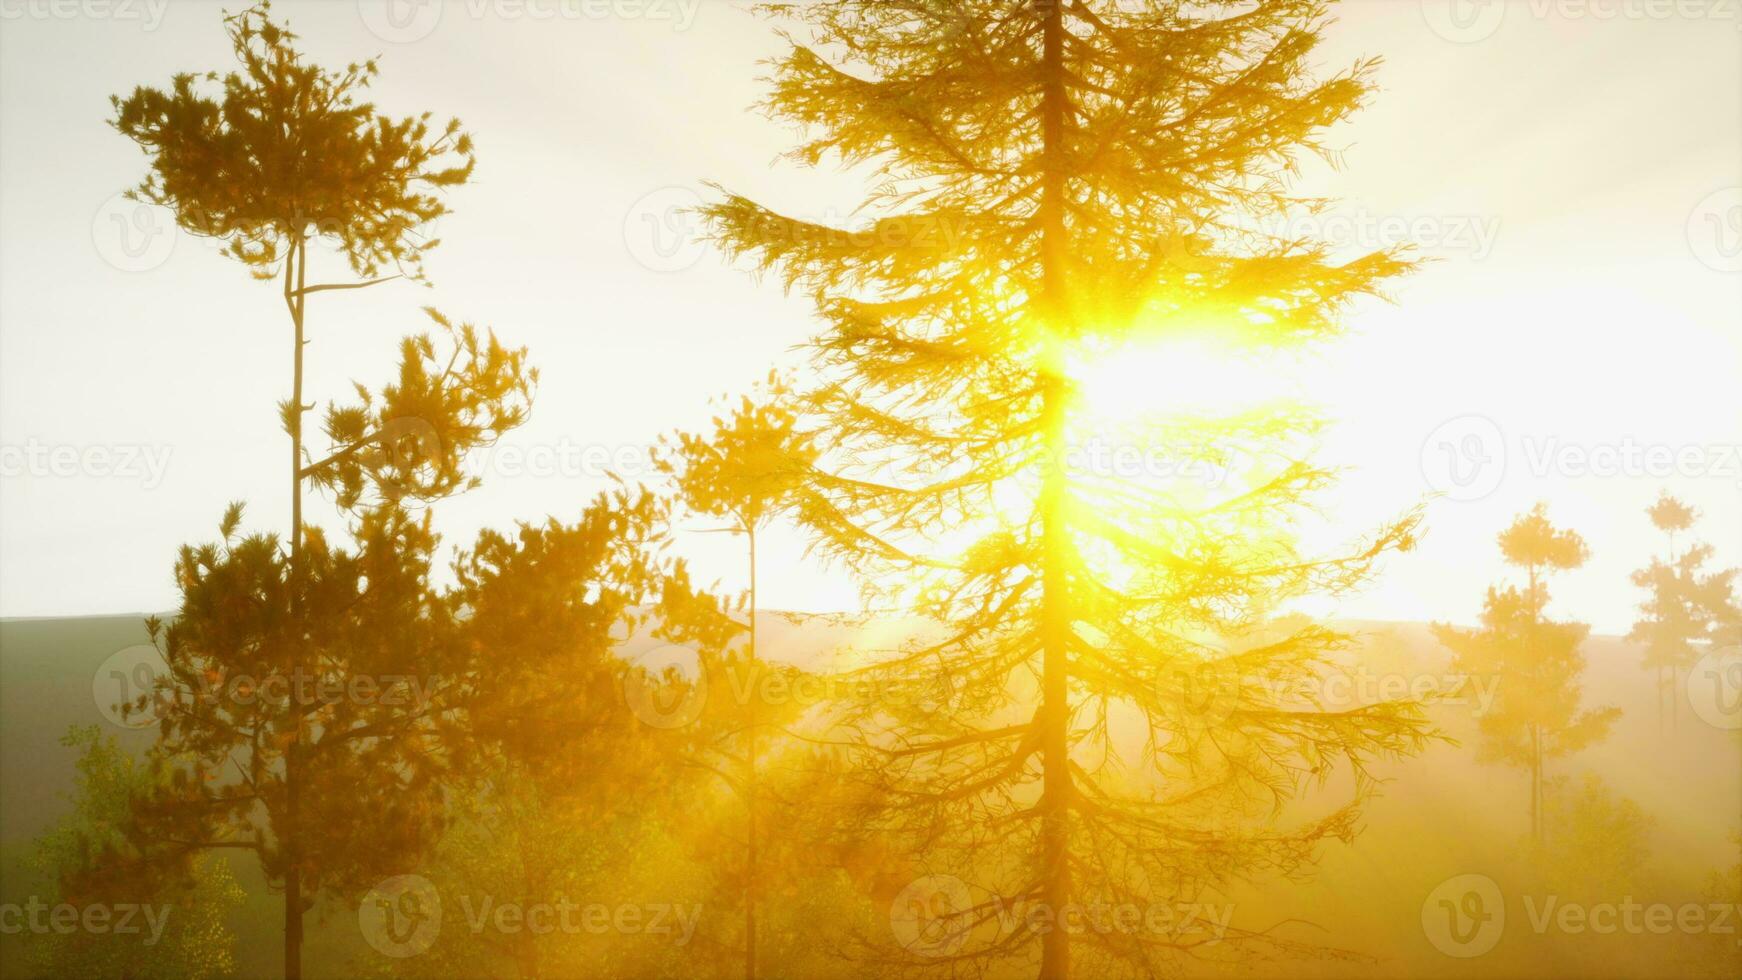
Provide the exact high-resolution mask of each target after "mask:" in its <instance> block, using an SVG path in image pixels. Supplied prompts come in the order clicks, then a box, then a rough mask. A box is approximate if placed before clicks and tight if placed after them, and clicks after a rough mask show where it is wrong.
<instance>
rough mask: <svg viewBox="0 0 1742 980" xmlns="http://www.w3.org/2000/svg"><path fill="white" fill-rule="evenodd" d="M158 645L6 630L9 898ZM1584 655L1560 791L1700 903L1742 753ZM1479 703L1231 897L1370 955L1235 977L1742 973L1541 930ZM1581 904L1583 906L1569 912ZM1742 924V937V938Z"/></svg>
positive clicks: (247, 875) (1629, 649)
mask: <svg viewBox="0 0 1742 980" xmlns="http://www.w3.org/2000/svg"><path fill="white" fill-rule="evenodd" d="M1348 626H1349V628H1350V629H1352V630H1355V631H1357V632H1359V633H1360V634H1361V635H1362V636H1363V638H1364V652H1363V655H1362V656H1363V662H1364V663H1366V664H1367V665H1368V670H1369V671H1370V672H1371V674H1372V676H1373V677H1374V678H1378V679H1382V678H1385V677H1398V678H1410V679H1414V678H1438V677H1441V676H1443V675H1445V674H1446V673H1447V671H1448V669H1449V667H1448V663H1449V655H1448V654H1447V653H1446V651H1445V650H1444V649H1443V648H1441V647H1440V646H1439V645H1438V644H1437V643H1436V642H1435V641H1434V640H1433V638H1432V636H1431V634H1430V633H1429V631H1428V630H1427V628H1426V627H1425V626H1423V625H1421V624H1415V623H1401V624H1396V623H1356V624H1348ZM900 632H901V631H900V629H898V628H880V629H871V630H861V631H858V632H855V631H853V630H851V629H848V628H847V627H844V626H841V625H838V624H835V625H830V624H827V623H824V622H821V621H816V620H811V621H802V622H801V621H795V620H790V619H787V618H785V617H781V616H778V615H771V616H769V617H768V619H767V620H766V624H765V630H764V635H765V637H766V638H767V639H766V641H765V642H766V644H767V649H768V650H769V653H770V656H772V657H775V658H777V659H782V660H786V661H789V662H794V663H800V664H805V665H812V666H815V665H818V664H820V663H825V662H827V661H828V660H829V659H830V658H829V655H830V654H831V653H832V652H839V651H843V650H860V651H868V650H870V649H873V648H879V647H881V648H887V647H888V646H890V645H892V644H893V643H894V642H895V640H896V639H897V638H898V636H899V634H900ZM144 638H145V637H144V630H143V627H142V625H141V622H140V618H139V617H136V616H113V617H93V618H81V619H42V620H13V621H6V622H0V856H3V858H4V864H3V866H0V900H4V901H22V900H24V899H25V898H27V897H28V896H29V895H30V894H32V893H33V890H34V889H37V888H39V887H40V883H39V882H35V881H32V880H31V878H30V876H29V875H28V874H27V873H26V872H25V871H24V870H23V869H22V868H21V867H20V864H19V859H20V857H21V855H22V854H23V853H24V850H25V849H26V848H27V847H28V843H29V841H30V840H31V838H32V837H34V836H35V835H37V834H39V833H41V832H42V830H43V829H44V828H46V827H47V826H49V825H50V824H51V823H52V822H53V821H54V820H55V819H56V817H57V816H58V815H59V814H60V813H61V812H63V810H64V808H65V801H64V794H65V793H66V792H67V791H68V789H69V788H70V787H71V776H72V771H73V770H72V763H73V757H72V754H71V752H70V750H68V749H65V748H63V747H62V746H61V745H59V743H58V740H59V738H60V737H61V735H62V734H64V733H65V732H66V730H67V728H68V727H69V726H72V725H88V724H99V725H105V726H107V727H108V729H109V730H111V731H114V732H116V733H117V734H118V735H120V736H121V738H122V739H123V742H124V744H127V745H129V746H132V747H135V748H139V749H143V748H144V746H145V745H146V744H148V741H149V736H148V735H147V734H143V733H139V732H128V731H124V730H122V729H119V728H118V727H115V726H113V725H111V724H110V723H109V722H107V721H105V719H104V715H103V713H102V712H101V711H100V710H99V707H98V704H97V698H96V697H95V695H94V694H93V674H94V673H95V672H96V671H97V669H98V666H99V665H101V664H103V662H104V661H105V659H106V658H108V657H109V656H110V655H111V654H112V653H114V652H115V651H117V650H120V649H123V648H125V647H128V646H130V645H133V644H137V643H141V642H143V641H144ZM855 641H856V642H855ZM1585 653H1586V656H1587V659H1588V663H1589V667H1588V670H1587V672H1586V674H1585V690H1586V703H1588V704H1597V703H1602V704H1612V705H1616V706H1618V707H1620V708H1621V709H1622V710H1623V712H1624V713H1623V715H1622V718H1621V721H1620V723H1619V724H1618V725H1617V727H1616V729H1615V731H1614V733H1613V735H1612V736H1611V737H1610V738H1609V739H1607V740H1606V741H1605V742H1603V743H1602V744H1600V745H1598V746H1596V747H1595V748H1593V749H1590V750H1589V751H1587V752H1585V753H1583V754H1581V755H1580V756H1578V757H1577V758H1576V760H1574V761H1573V762H1572V763H1571V764H1568V765H1561V766H1558V767H1557V768H1556V769H1555V770H1552V771H1551V772H1550V775H1551V776H1553V775H1569V776H1573V777H1575V778H1577V777H1582V775H1583V774H1585V773H1600V774H1601V775H1602V777H1603V779H1604V780H1605V781H1606V782H1607V785H1608V788H1609V790H1610V791H1612V792H1613V793H1615V794H1617V795H1618V796H1620V797H1625V798H1627V799H1630V800H1631V801H1633V802H1634V803H1635V804H1637V805H1638V806H1639V807H1640V808H1641V809H1642V810H1643V811H1644V813H1645V814H1647V815H1648V816H1649V817H1650V818H1651V819H1652V821H1653V823H1652V825H1651V828H1650V832H1649V835H1648V839H1647V842H1646V843H1647V848H1648V854H1649V860H1648V866H1647V871H1646V872H1645V873H1644V874H1643V875H1641V876H1640V878H1639V879H1638V881H1637V882H1636V883H1635V884H1636V887H1638V888H1639V889H1640V890H1641V893H1640V894H1636V895H1631V896H1629V895H1612V896H1608V897H1607V899H1606V900H1607V901H1610V902H1614V903H1620V902H1623V901H1624V900H1626V899H1627V898H1629V897H1631V898H1632V899H1635V900H1637V901H1639V902H1642V903H1647V904H1649V903H1653V902H1664V903H1668V904H1670V905H1672V906H1680V905H1683V904H1685V903H1689V902H1694V901H1699V900H1701V899H1700V889H1701V888H1702V886H1703V885H1704V883H1705V882H1706V880H1707V877H1708V875H1710V874H1711V873H1712V872H1714V871H1716V870H1718V869H1721V868H1727V867H1729V866H1731V865H1734V864H1735V863H1736V862H1737V860H1738V853H1737V847H1736V845H1735V844H1734V843H1733V842H1732V841H1731V839H1730V837H1731V835H1734V834H1736V833H1738V831H1739V830H1742V739H1738V738H1737V737H1736V735H1735V734H1734V733H1733V732H1726V731H1723V730H1720V729H1718V728H1716V727H1713V726H1711V725H1709V724H1705V723H1703V722H1701V721H1700V720H1698V719H1697V718H1695V717H1694V716H1693V714H1692V713H1691V712H1690V711H1688V710H1686V705H1684V706H1683V713H1682V717H1681V720H1680V724H1679V725H1678V726H1677V727H1676V729H1675V730H1674V731H1673V732H1671V733H1666V734H1663V735H1660V734H1659V732H1658V722H1657V717H1656V713H1655V705H1654V701H1653V692H1652V690H1651V687H1650V684H1649V683H1648V682H1649V676H1648V675H1647V674H1646V673H1645V672H1644V671H1642V670H1640V669H1639V667H1638V650H1637V649H1636V648H1634V647H1633V646H1632V645H1630V644H1628V643H1626V642H1624V641H1622V640H1620V639H1617V638H1615V637H1593V638H1591V639H1590V640H1589V641H1588V642H1587V645H1586V647H1585ZM1477 693H1479V692H1477ZM1470 700H1471V702H1472V703H1465V704H1440V705H1436V706H1434V707H1433V708H1432V712H1431V713H1432V717H1433V718H1434V720H1435V722H1436V723H1437V724H1438V725H1439V726H1440V727H1441V729H1442V730H1443V731H1444V733H1445V734H1446V735H1447V736H1449V737H1450V738H1452V739H1455V740H1457V742H1458V743H1460V744H1457V745H1453V744H1439V745H1436V746H1434V747H1433V748H1432V749H1430V750H1429V751H1428V752H1427V753H1426V754H1425V755H1424V756H1423V757H1422V758H1419V759H1417V760H1414V761H1412V762H1410V763H1409V764H1407V765H1401V766H1390V767H1386V768H1385V769H1383V770H1381V771H1378V772H1377V773H1376V775H1378V776H1380V777H1381V778H1384V779H1387V780H1389V782H1388V783H1387V784H1386V785H1385V787H1384V790H1383V795H1382V796H1381V798H1379V799H1378V800H1377V801H1375V802H1374V804H1373V805H1372V806H1371V807H1370V808H1369V809H1368V811H1367V813H1366V816H1365V819H1364V821H1363V824H1364V828H1365V829H1364V832H1363V833H1362V835H1361V836H1360V837H1359V838H1358V839H1357V840H1356V842H1355V845H1354V846H1353V847H1342V846H1332V847H1329V848H1327V850H1326V852H1325V855H1324V859H1323V861H1322V863H1321V865H1320V867H1319V871H1318V873H1317V874H1316V875H1315V876H1314V877H1313V878H1312V880H1310V881H1304V882H1276V881H1270V880H1259V881H1255V882H1253V883H1250V884H1249V885H1247V886H1245V887H1243V888H1242V889H1240V890H1238V891H1237V892H1236V893H1235V894H1234V895H1232V896H1229V899H1230V901H1231V902H1232V904H1233V906H1234V910H1235V921H1236V922H1238V923H1240V924H1242V925H1243V926H1244V927H1246V928H1264V927H1268V926H1271V925H1276V926H1277V928H1278V930H1279V934H1280V935H1286V936H1289V937H1291V938H1295V939H1298V940H1300V941H1302V942H1308V943H1313V944H1323V945H1331V946H1335V947H1339V948H1343V949H1347V950H1350V951H1352V952H1354V953H1357V954H1361V955H1360V956H1357V957H1354V958H1338V959H1329V960H1315V961H1310V962H1300V961H1296V960H1287V961H1277V962H1274V963H1269V964H1258V965H1257V966H1256V967H1251V968H1246V969H1243V970H1242V971H1240V972H1239V973H1237V974H1230V975H1246V976H1251V975H1260V976H1312V977H1375V978H1377V977H1386V976H1394V975H1397V974H1400V973H1403V972H1408V973H1410V974H1412V975H1416V976H1425V977H1465V976H1520V977H1523V976H1531V975H1534V974H1536V973H1537V972H1539V971H1540V969H1541V964H1542V963H1544V962H1545V959H1544V957H1545V956H1546V957H1548V959H1547V960H1546V961H1547V962H1553V963H1554V964H1555V965H1556V967H1557V969H1560V968H1564V969H1565V970H1567V971H1571V972H1577V973H1582V974H1584V975H1588V976H1640V977H1645V976H1656V975H1662V974H1663V972H1664V970H1665V969H1666V968H1671V966H1672V965H1673V968H1671V972H1675V973H1679V974H1684V975H1712V976H1724V975H1736V971H1738V970H1742V945H1737V946H1734V947H1732V948H1730V949H1728V951H1725V949H1724V948H1723V942H1724V941H1723V940H1718V939H1717V938H1716V937H1711V936H1692V937H1689V936H1683V935H1680V934H1678V933H1672V934H1670V935H1667V936H1645V937H1638V936H1635V937H1626V936H1620V937H1605V936H1598V935H1592V934H1591V931H1586V932H1581V933H1578V934H1576V935H1565V934H1562V931H1561V930H1559V929H1558V927H1556V926H1553V925H1552V924H1551V925H1550V927H1549V928H1548V930H1547V932H1546V934H1545V935H1537V934H1536V930H1535V928H1534V927H1533V921H1532V913H1533V912H1535V913H1537V914H1540V905H1541V903H1542V902H1543V901H1546V898H1545V897H1544V896H1543V895H1541V894H1539V893H1538V892H1539V891H1540V888H1541V886H1540V884H1539V883H1538V879H1535V878H1533V877H1531V876H1530V875H1529V874H1528V873H1527V872H1526V870H1525V869H1524V868H1523V867H1522V865H1521V863H1520V859H1519V854H1518V851H1517V849H1516V842H1517V841H1518V839H1519V837H1520V835H1521V834H1522V833H1523V831H1524V829H1525V827H1526V826H1527V818H1526V806H1527V803H1526V793H1525V780H1524V778H1523V776H1522V775H1521V774H1519V773H1518V772H1516V771H1513V770H1509V769H1505V768H1501V767H1496V766H1490V765H1481V764H1478V763H1477V762H1476V761H1475V754H1474V747H1475V744H1476V741H1477V739H1476V737H1475V727H1474V720H1473V714H1474V712H1475V711H1476V710H1478V704H1477V703H1474V702H1478V701H1479V698H1472V699H1470ZM1338 788H1339V784H1336V783H1333V784H1332V785H1331V786H1329V787H1327V788H1326V790H1325V794H1326V795H1325V796H1323V797H1315V796H1313V795H1309V796H1308V797H1307V798H1306V799H1305V800H1304V801H1303V802H1302V804H1301V806H1302V807H1304V808H1308V809H1310V808H1311V807H1313V806H1314V804H1315V803H1316V802H1319V801H1320V800H1331V799H1333V798H1334V797H1335V793H1336V791H1337V789H1338ZM1342 788H1346V786H1343V787H1342ZM1670 801H1674V802H1673V803H1671V802H1670ZM236 870H237V873H238V876H239V879H240V880H241V882H242V883H243V885H244V886H245V887H246V888H247V889H248V890H249V893H250V897H249V901H248V902H247V903H246V904H245V905H244V906H243V907H242V909H241V910H240V911H239V913H238V915H237V917H236V921H235V922H234V923H233V927H234V929H235V930H236V932H237V934H238V935H239V936H240V937H241V939H242V941H241V942H240V943H239V949H238V958H239V962H240V964H241V967H242V972H243V975H245V976H267V975H271V974H272V973H273V972H274V970H275V963H276V956H277V950H276V948H275V941H276V935H277V923H278V915H279V909H278V900H277V898H276V897H275V896H269V895H267V894H265V890H264V888H263V886H262V883H261V880H260V877H259V875H258V873H256V872H255V870H254V869H253V868H251V867H247V866H246V864H245V862H244V863H238V864H237V866H236ZM1465 874H1481V875H1486V876H1488V877H1490V878H1493V879H1495V880H1496V881H1497V882H1499V883H1500V885H1501V887H1502V889H1503V890H1504V891H1505V892H1506V893H1507V896H1508V897H1507V912H1508V916H1509V917H1508V920H1507V925H1506V932H1505V934H1504V937H1503V938H1502V939H1501V940H1500V942H1499V944H1498V945H1497V946H1496V947H1495V949H1494V951H1493V952H1491V953H1489V954H1487V955H1485V956H1480V957H1474V958H1469V959H1461V958H1454V957H1451V956H1447V955H1444V954H1443V953H1442V952H1441V951H1440V950H1438V949H1436V948H1435V947H1434V946H1433V945H1432V944H1431V943H1430V942H1429V941H1427V940H1426V939H1425V938H1424V927H1423V924H1422V913H1423V905H1424V901H1425V900H1426V899H1427V896H1428V895H1429V893H1430V892H1432V891H1433V889H1434V888H1435V886H1436V885H1437V884H1438V883H1439V882H1441V881H1443V880H1445V879H1448V878H1452V877H1454V876H1458V875H1465ZM1532 889H1538V891H1533V890H1532ZM1571 895H1572V892H1571V891H1570V890H1569V891H1568V895H1567V896H1563V897H1562V900H1563V901H1564V900H1570V897H1568V896H1571ZM1526 899H1528V900H1529V901H1528V903H1527V902H1526ZM1603 899H1604V896H1602V895H1599V896H1598V897H1597V898H1594V899H1593V898H1585V899H1582V900H1583V901H1587V902H1591V901H1600V900H1603ZM324 911H325V912H326V914H324V915H321V916H319V917H318V919H319V921H318V922H311V926H312V928H311V932H310V943H309V959H308V962H309V964H310V967H311V974H312V975H316V976H333V977H338V976H346V975H349V973H350V972H351V970H352V969H353V967H352V965H351V964H354V963H355V962H356V961H355V960H354V959H353V957H356V956H360V955H362V954H363V952H364V951H365V948H364V947H362V945H361V943H360V942H359V941H358V938H357V934H356V933H357V930H356V919H355V917H354V915H352V914H351V913H350V911H349V910H346V909H328V910H324ZM1736 926H1737V928H1738V929H1739V930H1742V921H1737V922H1736ZM1592 931H1594V930H1592ZM1624 940H1631V941H1624ZM1731 941H1734V937H1732V940H1731ZM17 943H18V937H16V936H0V974H3V975H6V976H12V975H16V974H17V963H18V960H17V955H18V945H17ZM1204 968H1205V969H1206V970H1210V969H1214V968H1213V967H1211V966H1209V965H1207V964H1206V965H1205V967H1204ZM1254 971H1255V972H1254Z"/></svg>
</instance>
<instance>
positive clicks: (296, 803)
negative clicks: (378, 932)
mask: <svg viewBox="0 0 1742 980" xmlns="http://www.w3.org/2000/svg"><path fill="white" fill-rule="evenodd" d="M285 261H286V265H285V269H284V282H285V290H286V299H288V300H290V317H291V320H292V321H293V323H294V325H295V328H296V330H295V332H296V346H295V348H294V350H293V351H292V354H291V363H292V369H291V386H290V405H291V410H290V412H289V413H288V416H287V418H288V424H289V428H290V629H291V637H290V642H291V643H292V644H293V650H292V652H293V654H294V653H296V652H299V651H300V647H301V644H302V641H303V634H304V631H303V629H302V627H301V617H302V414H303V407H302V406H303V403H302V397H303V395H302V379H303V371H302V349H303V346H304V345H305V344H306V343H307V341H306V340H305V339H304V337H303V314H304V311H305V304H306V303H307V295H306V294H305V293H304V292H303V289H304V287H305V286H306V284H307V265H308V245H307V244H306V243H305V242H304V241H303V240H302V239H301V238H300V237H299V238H297V239H296V240H295V241H294V242H293V243H292V245H291V248H290V253H289V256H288V257H287V259H286V260H285ZM292 265H294V266H295V267H296V269H295V274H296V287H295V288H296V293H295V295H294V297H293V296H291V295H290V293H289V291H290V288H291V286H290V282H291V266H292ZM297 663H300V660H299V659H297V658H296V657H294V656H293V657H292V664H293V665H294V664H297ZM293 669H294V667H293ZM293 683H294V680H293ZM290 711H291V714H292V717H293V719H294V721H293V730H292V732H291V738H290V744H289V745H287V746H286V747H285V753H284V788H285V797H284V809H285V821H284V828H283V840H282V842H281V843H282V846H283V850H284V858H285V871H284V977H285V980H301V978H302V927H303V894H302V847H301V842H300V838H301V828H300V827H299V826H298V819H299V814H298V811H299V810H300V808H301V802H302V801H301V777H300V772H299V766H300V762H301V759H300V756H301V754H302V708H301V706H300V704H298V703H296V701H295V700H294V699H293V700H292V703H291V705H290Z"/></svg>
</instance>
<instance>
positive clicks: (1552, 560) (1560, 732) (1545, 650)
mask: <svg viewBox="0 0 1742 980" xmlns="http://www.w3.org/2000/svg"><path fill="white" fill-rule="evenodd" d="M1499 541H1500V551H1501V554H1502V555H1504V556H1505V558H1506V561H1507V563H1508V564H1510V565H1514V566H1516V567H1519V568H1523V569H1524V570H1525V575H1526V586H1525V589H1524V591H1522V592H1520V591H1519V590H1518V589H1516V588H1514V587H1512V586H1507V587H1505V588H1494V587H1490V588H1489V589H1488V597H1487V599H1486V600H1485V601H1484V602H1483V605H1482V626H1481V628H1479V629H1475V630H1463V629H1457V628H1455V627H1452V626H1447V625H1444V624H1438V623H1436V624H1435V625H1434V635H1435V636H1436V637H1438V639H1439V641H1440V642H1441V643H1443V644H1445V645H1446V646H1447V647H1449V648H1451V650H1452V652H1453V653H1454V654H1456V667H1457V669H1458V670H1459V671H1461V672H1463V673H1465V674H1468V675H1471V676H1476V677H1485V678H1493V679H1494V682H1495V691H1496V698H1495V703H1494V704H1493V706H1492V707H1491V708H1490V709H1489V711H1488V712H1487V713H1485V714H1484V715H1483V716H1482V717H1481V719H1480V720H1479V722H1478V727H1479V728H1480V730H1481V732H1482V735H1483V742H1482V746H1481V749H1480V750H1479V756H1480V757H1481V758H1483V759H1485V760H1488V761H1499V762H1503V763H1505V764H1507V765H1515V766H1520V767H1523V768H1525V769H1526V770H1528V772H1529V774H1530V834H1531V837H1532V839H1533V840H1536V841H1538V842H1540V841H1542V840H1543V839H1544V834H1545V831H1544V827H1543V823H1544V821H1543V812H1544V803H1543V786H1544V780H1543V762H1544V760H1545V759H1553V758H1561V757H1564V756H1568V755H1571V754H1573V753H1574V752H1578V751H1580V750H1582V749H1584V748H1585V747H1586V746H1589V745H1591V744H1593V743H1595V742H1598V741H1601V740H1602V739H1603V738H1605V737H1607V735H1608V734H1609V729H1610V727H1611V726H1612V725H1613V724H1614V723H1615V719H1617V718H1619V717H1620V716H1621V709H1619V708H1614V707H1602V708H1590V709H1586V710H1580V707H1579V704H1580V700H1581V693H1580V688H1579V675H1580V674H1582V673H1583V672H1584V669H1585V657H1584V654H1582V653H1580V652H1579V646H1580V644H1582V643H1583V642H1584V641H1585V637H1586V636H1587V635H1589V633H1590V631H1591V627H1590V626H1589V625H1588V624H1585V623H1570V622H1555V621H1552V620H1548V619H1546V618H1544V617H1543V607H1544V606H1545V605H1547V603H1548V588H1547V582H1546V576H1547V573H1548V572H1550V571H1564V570H1567V569H1573V568H1578V567H1579V566H1580V565H1583V564H1584V563H1585V559H1586V558H1587V557H1589V554H1590V552H1589V551H1588V550H1587V549H1586V547H1585V541H1584V539H1583V538H1581V537H1580V536H1579V535H1578V534H1577V533H1576V532H1573V531H1570V530H1562V529H1559V528H1556V527H1554V526H1553V525H1552V524H1550V523H1549V521H1548V510H1547V507H1546V506H1545V505H1543V504H1537V505H1536V506H1535V507H1534V508H1532V509H1531V511H1530V512H1529V513H1527V514H1523V515H1520V516H1519V517H1518V519H1517V520H1515V521H1513V522H1512V525H1511V526H1510V527H1508V528H1507V529H1506V530H1505V531H1502V532H1501V533H1500V538H1499Z"/></svg>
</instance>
